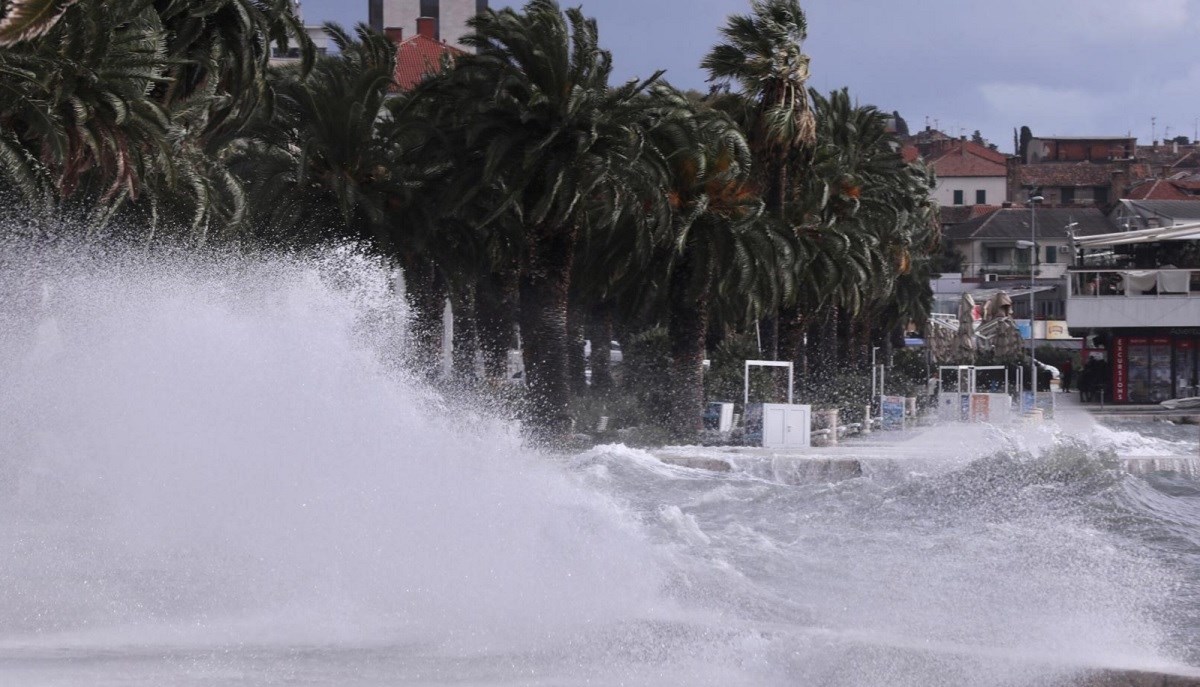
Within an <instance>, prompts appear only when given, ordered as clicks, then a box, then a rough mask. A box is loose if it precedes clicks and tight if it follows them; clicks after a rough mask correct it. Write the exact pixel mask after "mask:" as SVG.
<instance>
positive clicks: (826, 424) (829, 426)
mask: <svg viewBox="0 0 1200 687" xmlns="http://www.w3.org/2000/svg"><path fill="white" fill-rule="evenodd" d="M813 424H814V425H816V426H817V429H825V430H829V434H828V435H826V437H825V441H826V443H825V444H824V445H825V446H837V443H838V411H837V409H836V408H835V409H833V410H816V411H813Z"/></svg>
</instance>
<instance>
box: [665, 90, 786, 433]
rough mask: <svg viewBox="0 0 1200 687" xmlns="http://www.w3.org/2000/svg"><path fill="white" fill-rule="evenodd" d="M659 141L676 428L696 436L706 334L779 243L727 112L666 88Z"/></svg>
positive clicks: (672, 424)
mask: <svg viewBox="0 0 1200 687" xmlns="http://www.w3.org/2000/svg"><path fill="white" fill-rule="evenodd" d="M658 97H659V99H660V100H661V102H662V107H663V109H664V113H663V116H662V117H661V119H662V123H660V125H659V126H658V127H656V129H655V131H654V140H655V141H656V144H657V145H659V146H662V147H663V153H664V157H665V158H666V159H667V160H669V161H670V176H669V180H668V186H667V189H668V191H667V193H668V198H669V202H670V207H671V233H670V238H671V250H670V252H669V254H668V255H669V259H668V260H667V263H666V266H665V268H666V271H667V272H668V274H669V277H668V279H667V281H666V285H667V287H666V290H665V296H666V298H665V301H666V303H665V305H666V313H667V334H668V337H669V339H670V352H671V398H672V406H673V407H672V408H671V413H670V416H669V423H670V429H671V430H672V432H673V434H674V435H675V436H676V437H678V438H688V437H692V436H694V435H695V434H696V432H697V430H699V428H700V422H701V418H702V413H703V409H704V368H703V362H704V358H705V340H706V337H707V333H708V326H709V318H710V310H711V308H712V306H713V304H714V302H716V301H719V300H720V299H721V298H722V297H723V295H724V294H722V291H723V290H724V291H725V293H728V292H734V293H745V291H747V290H749V289H751V288H753V284H752V283H751V282H752V279H753V275H754V272H755V268H756V267H757V266H758V264H759V262H760V260H761V258H760V256H761V254H763V253H766V252H768V251H771V252H773V251H772V250H771V249H774V248H776V246H775V245H774V244H772V243H771V242H770V241H769V239H768V240H764V238H766V237H765V232H764V225H763V224H762V223H759V222H757V221H756V220H757V219H758V218H759V216H760V214H761V209H762V202H761V200H760V199H759V197H758V195H757V194H756V193H755V192H754V190H753V188H752V186H751V184H750V164H751V154H750V149H749V145H748V144H747V142H746V140H745V138H744V136H743V134H742V132H741V131H740V130H739V129H738V127H737V126H736V125H735V124H734V123H733V121H732V120H730V119H729V117H727V116H726V115H724V114H723V113H719V112H716V111H714V110H711V109H708V108H696V109H693V108H692V107H691V106H690V104H689V103H688V101H687V100H686V98H685V97H684V96H683V95H682V94H679V93H677V92H674V91H671V90H669V89H662V90H661V91H660V93H659V96H658Z"/></svg>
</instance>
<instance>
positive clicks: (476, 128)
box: [418, 0, 658, 442]
mask: <svg viewBox="0 0 1200 687" xmlns="http://www.w3.org/2000/svg"><path fill="white" fill-rule="evenodd" d="M471 26H472V28H473V30H474V33H473V34H471V35H469V36H467V38H466V39H464V40H465V42H466V43H467V44H469V45H470V46H471V47H473V48H474V49H475V50H476V54H471V55H466V56H463V57H460V58H459V59H458V60H457V61H456V62H455V65H454V67H453V69H450V70H448V71H447V72H445V73H444V74H443V76H442V77H441V79H444V82H443V83H441V84H437V85H435V86H431V87H430V88H431V89H435V90H437V91H438V100H439V101H440V102H439V103H438V109H439V115H438V117H437V121H439V123H445V128H452V129H457V130H458V131H460V132H461V134H462V137H463V140H464V141H465V142H466V144H467V145H468V146H469V148H470V149H471V150H473V151H475V159H476V160H477V163H478V164H477V166H476V167H475V168H474V169H473V170H471V169H467V170H466V171H465V173H464V174H462V175H458V176H459V178H458V179H457V180H456V185H455V188H456V189H459V190H461V195H462V196H463V197H467V196H470V195H473V194H476V193H478V192H479V189H483V188H486V189H491V190H494V191H498V192H499V202H498V203H497V205H496V206H495V209H494V210H493V212H491V213H490V214H489V215H488V216H486V217H483V218H480V219H478V220H477V221H476V223H475V224H476V226H480V227H486V226H489V225H491V224H492V223H493V222H497V221H504V222H506V223H509V224H510V225H511V224H515V223H519V225H520V233H519V234H518V235H515V236H513V237H512V238H513V240H514V241H517V242H519V245H516V246H514V248H515V249H516V250H517V251H518V254H519V255H520V285H519V293H520V329H521V339H522V344H523V352H524V356H525V363H526V365H525V369H526V384H527V387H528V392H529V401H530V403H529V405H530V411H531V412H530V419H531V423H532V426H533V428H534V430H535V432H536V434H537V436H538V437H539V438H541V439H544V440H548V441H551V442H554V441H557V440H560V439H562V438H563V437H564V436H565V434H566V432H567V430H568V428H569V424H570V418H569V414H568V404H569V388H568V378H567V348H568V345H567V310H568V303H569V296H570V285H571V267H572V261H573V258H574V254H575V243H576V241H577V239H578V237H579V236H580V233H581V231H582V230H583V227H584V218H585V216H591V217H594V218H596V221H597V223H598V228H600V229H602V228H603V227H604V226H606V225H607V224H609V223H610V220H608V219H605V217H604V213H599V212H596V208H597V206H608V207H610V208H615V207H619V206H620V205H621V204H622V203H623V202H624V196H623V195H621V194H622V191H623V189H624V187H625V185H626V184H625V179H626V178H627V177H628V176H629V175H636V174H637V173H638V172H637V170H638V168H639V164H640V162H641V159H642V157H643V156H644V155H646V154H648V153H649V151H648V150H647V148H646V147H645V146H643V145H642V141H643V139H642V136H641V135H640V127H641V124H642V122H643V121H644V110H645V108H646V107H647V102H648V101H647V99H646V98H644V97H643V94H644V93H645V91H646V89H647V87H648V86H649V84H650V83H652V82H653V81H655V80H656V79H657V78H658V77H657V75H655V76H654V77H652V78H651V79H648V80H646V81H635V82H631V83H629V84H626V85H624V86H622V87H619V88H616V89H610V88H609V85H608V79H609V76H610V74H611V71H612V58H611V56H610V54H609V53H608V52H607V51H604V50H602V49H600V47H599V44H598V30H597V27H596V23H595V21H594V20H590V19H586V18H584V16H583V14H582V13H581V12H580V11H579V10H577V9H571V10H567V11H566V13H565V16H564V13H563V12H562V11H561V10H560V8H559V5H558V3H557V2H555V1H554V0H532V1H531V2H529V3H528V4H526V5H525V7H524V8H523V10H522V11H520V12H518V11H515V10H513V9H508V8H506V9H502V10H498V11H497V10H488V11H486V12H484V13H483V14H481V15H479V16H477V17H476V18H474V19H473V20H472V22H471ZM435 81H437V80H435ZM419 96H420V93H418V97H419ZM607 214H608V215H610V216H611V215H613V214H616V213H613V212H609V213H607ZM593 230H596V228H593Z"/></svg>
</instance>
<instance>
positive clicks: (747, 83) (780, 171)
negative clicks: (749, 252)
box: [700, 0, 816, 216]
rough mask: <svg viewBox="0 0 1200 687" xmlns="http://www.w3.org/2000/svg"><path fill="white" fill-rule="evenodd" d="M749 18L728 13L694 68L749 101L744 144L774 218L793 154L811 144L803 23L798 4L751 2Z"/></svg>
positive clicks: (767, 0)
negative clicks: (758, 165) (734, 86)
mask: <svg viewBox="0 0 1200 687" xmlns="http://www.w3.org/2000/svg"><path fill="white" fill-rule="evenodd" d="M750 7H751V13H750V14H749V15H733V16H731V17H729V19H728V22H727V23H726V25H725V26H724V27H722V29H721V36H722V38H723V39H724V41H725V42H723V43H719V44H717V45H716V46H714V47H713V48H712V50H710V51H709V53H708V55H707V56H705V58H704V60H703V61H701V63H700V66H701V68H703V69H706V70H708V73H709V80H710V81H714V82H729V81H736V82H737V83H739V84H740V85H741V89H742V93H743V94H744V95H745V97H746V98H748V99H749V100H750V101H751V102H752V103H753V107H754V109H753V112H752V117H751V121H750V127H749V134H750V142H751V145H752V146H753V147H754V149H755V152H756V154H757V155H758V157H759V158H760V159H761V160H762V161H763V162H764V163H765V164H764V165H763V166H764V169H763V170H762V173H763V175H764V180H765V188H766V194H765V196H764V200H765V201H766V207H767V210H768V212H771V213H772V214H775V215H777V216H778V215H779V214H781V213H782V211H783V205H784V203H785V202H786V201H787V189H788V184H789V181H790V178H791V176H792V174H793V173H794V172H795V171H796V170H797V166H796V164H795V163H796V160H795V153H796V151H798V150H800V149H803V148H804V147H806V146H810V145H812V143H813V142H814V141H815V140H816V121H815V119H814V117H813V112H812V108H811V107H810V105H809V99H808V86H807V83H808V76H809V57H808V55H806V54H804V53H803V52H802V48H801V46H802V45H803V43H804V39H805V38H807V36H808V21H807V19H806V18H805V16H804V11H803V10H802V9H800V3H799V2H798V0H753V1H752V2H751V3H750Z"/></svg>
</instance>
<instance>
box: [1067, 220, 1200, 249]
mask: <svg viewBox="0 0 1200 687" xmlns="http://www.w3.org/2000/svg"><path fill="white" fill-rule="evenodd" d="M1156 241H1200V222H1196V223H1192V224H1180V225H1179V226H1175V227H1158V228H1155V229H1138V230H1136V231H1118V232H1116V233H1113V234H1096V235H1095V236H1083V237H1077V238H1076V239H1075V246H1076V247H1077V248H1105V247H1108V246H1122V245H1127V244H1131V243H1154V242H1156Z"/></svg>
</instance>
